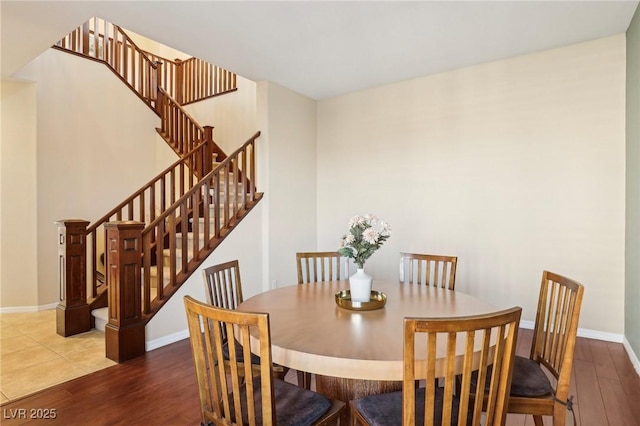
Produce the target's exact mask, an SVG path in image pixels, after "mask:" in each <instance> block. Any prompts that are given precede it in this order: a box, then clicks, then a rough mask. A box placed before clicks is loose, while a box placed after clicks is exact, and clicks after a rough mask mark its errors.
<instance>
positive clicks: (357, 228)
mask: <svg viewBox="0 0 640 426" xmlns="http://www.w3.org/2000/svg"><path fill="white" fill-rule="evenodd" d="M390 236H391V228H390V227H389V225H388V224H387V222H385V221H384V220H380V219H378V218H377V217H376V216H374V215H371V214H367V215H364V216H360V215H358V216H353V217H352V218H351V220H349V233H348V234H347V235H343V236H342V238H340V248H339V249H338V253H340V255H341V256H344V257H349V258H351V259H353V261H354V262H355V264H356V265H358V268H360V269H362V268H364V263H365V262H366V261H367V259H369V258H370V257H371V255H372V254H373V253H374V252H375V251H376V250H378V249H379V248H380V246H382V244H383V243H384V242H385V241H386V240H387V239H388V238H389V237H390Z"/></svg>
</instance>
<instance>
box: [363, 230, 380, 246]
mask: <svg viewBox="0 0 640 426" xmlns="http://www.w3.org/2000/svg"><path fill="white" fill-rule="evenodd" d="M379 237H380V234H379V233H378V231H376V230H375V229H373V228H367V229H365V230H364V231H363V232H362V238H363V239H364V240H365V241H366V242H368V243H369V244H375V243H377V242H378V238H379Z"/></svg>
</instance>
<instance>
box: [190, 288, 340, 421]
mask: <svg viewBox="0 0 640 426" xmlns="http://www.w3.org/2000/svg"><path fill="white" fill-rule="evenodd" d="M184 304H185V310H186V314H187V324H188V327H189V339H190V342H191V350H192V354H193V360H194V364H195V370H196V377H197V380H198V392H199V397H200V409H201V413H202V424H203V425H206V424H213V425H236V424H249V425H265V426H270V425H279V426H283V425H291V426H294V425H295V426H300V425H325V424H333V423H337V421H338V418H339V415H340V412H341V411H342V410H343V409H344V408H345V404H344V403H343V402H341V401H336V400H330V399H328V398H327V397H325V396H323V395H320V394H318V393H316V392H313V391H310V390H307V389H303V388H301V387H299V386H296V385H293V384H290V383H287V382H285V381H283V380H281V379H278V378H276V377H273V376H272V372H271V360H272V357H271V335H270V327H269V314H267V313H251V312H241V311H236V310H232V309H225V308H219V307H216V306H213V305H210V304H206V303H202V302H199V301H197V300H196V299H194V298H192V297H191V296H185V297H184ZM222 330H225V332H226V334H227V336H228V338H229V339H236V340H238V341H239V342H240V343H241V345H242V347H244V348H249V347H251V345H253V348H254V350H256V351H258V353H259V356H260V368H259V374H258V375H257V376H253V377H252V380H241V379H242V378H243V377H251V376H252V371H251V366H250V365H251V362H250V361H251V360H250V353H251V352H250V351H248V350H245V351H244V355H243V358H244V359H243V362H238V359H237V353H236V348H235V346H234V345H231V346H229V350H230V352H231V356H230V357H229V358H230V359H229V367H230V368H225V366H224V364H223V363H221V362H218V361H219V360H221V359H222V358H223V349H222V347H223V345H224V340H223V337H222ZM251 333H253V336H255V337H256V338H257V339H258V340H257V341H255V339H253V338H252V337H251ZM252 340H253V342H252Z"/></svg>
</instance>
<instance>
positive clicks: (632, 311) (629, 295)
mask: <svg viewBox="0 0 640 426" xmlns="http://www.w3.org/2000/svg"><path fill="white" fill-rule="evenodd" d="M626 123H627V153H626V158H627V168H626V170H627V181H626V183H627V187H626V190H627V200H626V201H627V204H626V225H627V229H626V236H627V238H626V263H625V264H626V268H625V272H626V285H625V298H624V299H625V310H624V312H625V327H624V328H625V337H626V338H627V340H628V342H629V344H630V346H631V348H632V349H633V352H635V353H636V354H637V355H640V8H638V9H637V10H636V13H635V16H634V18H633V21H632V22H631V25H630V26H629V30H628V31H627V121H626ZM636 369H637V370H638V371H639V372H640V362H639V361H638V359H637V358H636Z"/></svg>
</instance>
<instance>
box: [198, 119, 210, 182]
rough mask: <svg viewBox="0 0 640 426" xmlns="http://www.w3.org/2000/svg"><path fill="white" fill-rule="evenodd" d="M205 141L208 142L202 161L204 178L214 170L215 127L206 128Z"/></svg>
mask: <svg viewBox="0 0 640 426" xmlns="http://www.w3.org/2000/svg"><path fill="white" fill-rule="evenodd" d="M203 128H204V140H205V142H206V144H205V146H204V151H203V155H204V158H203V159H202V176H201V177H203V176H206V174H207V173H209V172H210V171H211V170H213V126H204V127H203Z"/></svg>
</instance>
